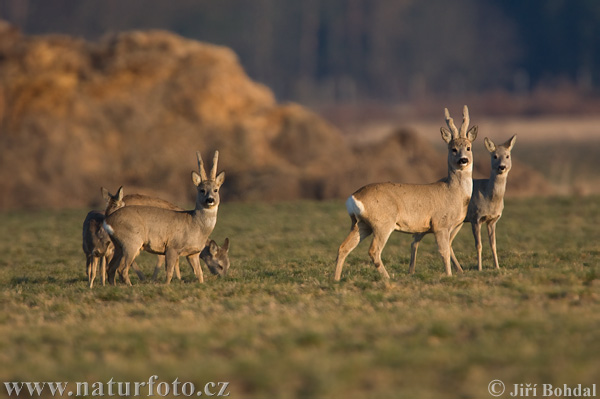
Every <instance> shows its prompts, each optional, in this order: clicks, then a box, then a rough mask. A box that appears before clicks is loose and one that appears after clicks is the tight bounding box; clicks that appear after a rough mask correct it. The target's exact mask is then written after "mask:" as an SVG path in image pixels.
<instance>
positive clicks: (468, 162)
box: [334, 106, 477, 281]
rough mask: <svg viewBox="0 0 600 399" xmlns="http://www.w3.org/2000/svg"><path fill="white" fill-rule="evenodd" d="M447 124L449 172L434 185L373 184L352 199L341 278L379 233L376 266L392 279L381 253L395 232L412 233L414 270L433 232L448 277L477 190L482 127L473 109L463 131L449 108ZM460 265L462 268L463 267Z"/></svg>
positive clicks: (342, 247) (340, 258) (374, 246)
mask: <svg viewBox="0 0 600 399" xmlns="http://www.w3.org/2000/svg"><path fill="white" fill-rule="evenodd" d="M446 123H447V124H448V127H449V128H450V130H448V129H446V128H444V127H442V128H441V134H442V138H443V139H444V141H445V142H446V143H447V144H448V176H447V177H446V178H445V179H442V180H440V181H438V182H435V183H431V184H423V185H416V184H397V183H376V184H369V185H367V186H364V187H363V188H361V189H359V190H358V191H356V192H355V193H354V194H352V196H350V198H348V200H347V201H346V207H347V209H348V213H349V214H350V218H351V220H352V227H351V231H350V234H348V236H347V237H346V239H345V240H344V242H343V243H342V244H341V245H340V247H339V249H338V256H337V260H336V269H335V276H334V278H335V280H336V281H338V280H340V278H341V273H342V268H343V265H344V261H345V259H346V257H347V256H348V254H349V253H350V252H351V251H352V250H353V249H354V248H355V247H356V246H357V245H358V244H359V243H360V242H361V241H362V240H363V239H365V238H366V237H367V236H369V235H370V234H373V241H372V243H371V247H370V248H369V256H370V257H371V259H372V261H373V263H374V265H375V267H376V268H377V270H378V271H379V272H380V273H381V274H382V276H383V277H384V278H386V279H388V278H389V274H388V272H387V271H386V270H385V267H384V265H383V262H382V260H381V252H382V251H383V248H384V246H385V244H386V243H387V240H388V238H389V236H390V235H391V233H392V232H393V231H394V230H397V231H401V232H404V233H409V234H412V235H413V237H414V241H413V243H412V246H411V260H410V267H409V272H410V273H414V271H415V262H416V255H417V248H418V245H419V242H420V241H421V239H422V238H423V237H424V236H425V235H426V234H428V233H433V234H434V235H435V238H436V242H437V244H438V249H439V252H440V255H441V256H442V259H443V262H444V267H445V271H446V274H447V275H452V270H451V268H450V259H451V244H452V240H453V239H454V236H455V235H456V233H457V232H458V230H459V229H460V227H461V226H462V221H463V220H464V218H465V216H466V214H467V204H468V202H469V199H470V197H471V192H472V184H473V181H472V171H473V153H472V151H471V150H472V148H471V143H472V142H473V141H474V140H475V138H476V137H477V126H474V127H472V128H471V129H470V130H468V131H467V127H468V125H469V114H468V109H467V107H466V106H465V107H464V110H463V124H462V126H461V128H460V131H459V130H458V129H457V128H456V126H455V125H454V121H453V120H452V118H450V115H449V113H448V110H447V109H446ZM456 266H457V269H458V270H459V271H462V269H461V267H460V265H459V264H458V263H457V264H456Z"/></svg>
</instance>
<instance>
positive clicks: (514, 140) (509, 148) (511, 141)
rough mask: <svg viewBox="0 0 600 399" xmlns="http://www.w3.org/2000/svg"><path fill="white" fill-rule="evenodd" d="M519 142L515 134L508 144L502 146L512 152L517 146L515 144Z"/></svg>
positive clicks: (507, 141)
mask: <svg viewBox="0 0 600 399" xmlns="http://www.w3.org/2000/svg"><path fill="white" fill-rule="evenodd" d="M516 141H517V135H516V134H515V135H514V136H512V137H511V138H510V139H508V140H506V143H504V144H502V145H503V146H504V147H506V148H507V149H508V151H511V150H512V148H513V146H514V145H515V142H516Z"/></svg>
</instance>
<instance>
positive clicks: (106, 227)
mask: <svg viewBox="0 0 600 399" xmlns="http://www.w3.org/2000/svg"><path fill="white" fill-rule="evenodd" d="M102 227H104V230H106V232H107V233H108V235H111V236H112V235H113V234H115V231H114V230H113V228H112V227H111V226H110V224H108V223H106V220H104V221H103V222H102Z"/></svg>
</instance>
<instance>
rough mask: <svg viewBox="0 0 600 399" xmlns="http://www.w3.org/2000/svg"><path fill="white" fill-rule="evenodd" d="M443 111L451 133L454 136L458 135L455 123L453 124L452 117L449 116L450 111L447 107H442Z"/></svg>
mask: <svg viewBox="0 0 600 399" xmlns="http://www.w3.org/2000/svg"><path fill="white" fill-rule="evenodd" d="M444 113H445V114H446V124H447V125H448V127H449V128H450V130H451V131H452V135H453V136H455V137H458V129H457V128H456V125H455V124H454V119H452V118H451V117H450V112H448V108H444Z"/></svg>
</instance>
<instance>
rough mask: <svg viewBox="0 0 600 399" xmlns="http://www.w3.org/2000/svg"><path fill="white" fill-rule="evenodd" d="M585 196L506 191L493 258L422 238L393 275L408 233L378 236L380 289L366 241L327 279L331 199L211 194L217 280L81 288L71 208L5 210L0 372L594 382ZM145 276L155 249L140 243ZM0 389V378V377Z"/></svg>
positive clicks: (73, 376)
mask: <svg viewBox="0 0 600 399" xmlns="http://www.w3.org/2000/svg"><path fill="white" fill-rule="evenodd" d="M597 203H598V198H592V197H590V198H584V199H581V198H580V199H574V198H563V199H543V200H538V199H527V200H510V201H509V202H508V203H507V207H506V210H505V214H504V216H503V218H502V219H501V221H500V222H499V227H498V246H499V256H500V262H501V265H502V269H501V270H500V271H495V270H492V269H490V265H491V259H490V256H489V250H488V248H487V246H484V268H485V270H484V271H483V272H481V273H479V272H477V271H474V270H472V268H473V267H474V266H475V264H476V260H475V252H474V248H473V242H472V237H471V236H470V233H469V228H468V226H467V228H465V229H463V231H462V232H461V233H460V235H459V236H458V238H457V240H456V244H455V250H456V253H457V256H458V257H459V258H460V259H461V261H462V263H463V266H466V267H467V268H471V269H470V270H468V271H467V272H466V273H464V274H463V275H461V276H455V277H452V278H447V277H444V276H443V275H442V272H443V270H442V269H443V268H442V265H441V261H440V260H439V258H438V255H437V254H436V250H435V245H434V243H433V239H431V237H428V238H426V239H425V240H424V241H423V243H422V246H421V248H420V252H419V259H418V262H417V274H415V275H412V276H409V275H407V274H406V271H407V268H408V261H409V257H410V256H409V255H410V254H409V252H410V250H409V243H410V237H409V236H405V235H399V234H396V235H394V236H392V239H391V240H390V242H389V244H388V246H387V248H386V249H385V251H384V254H383V255H384V261H385V262H386V264H387V268H388V271H390V272H391V274H392V284H391V285H390V286H385V285H384V284H383V283H382V282H380V281H379V277H378V274H377V272H376V271H375V270H373V268H372V267H371V266H370V264H369V262H368V256H367V254H366V252H367V249H366V244H364V243H363V244H361V245H360V246H359V247H358V248H357V250H356V251H355V252H353V253H352V254H351V255H350V256H349V258H348V261H347V265H346V268H345V269H344V272H343V279H342V282H341V283H333V282H331V275H332V273H333V264H334V259H335V253H336V249H337V246H338V245H339V243H340V242H341V241H342V240H343V238H344V236H345V234H346V233H347V229H348V227H349V220H348V217H347V215H346V214H345V210H344V207H343V204H342V203H341V202H337V201H336V202H321V203H319V202H291V203H278V204H224V205H223V206H222V208H221V210H220V213H219V223H218V225H217V229H216V230H215V234H214V237H215V238H217V239H218V241H222V240H223V239H224V238H225V236H229V237H230V238H231V241H232V246H231V258H232V268H231V273H230V276H228V277H227V278H225V279H220V280H219V279H215V278H209V279H208V281H207V282H206V283H205V284H204V285H199V284H198V283H195V282H194V279H193V278H192V276H191V271H189V270H188V269H187V268H184V269H183V270H182V272H183V274H184V276H185V281H184V282H183V283H179V282H175V283H174V284H172V285H170V286H164V285H163V284H162V283H160V284H155V283H152V282H145V283H140V282H138V281H137V280H135V276H132V277H133V278H134V280H133V282H134V286H133V287H125V286H123V285H120V286H117V287H101V286H99V287H95V288H94V289H93V290H89V289H88V288H86V279H85V275H84V257H83V253H82V251H81V248H80V245H81V244H80V225H81V223H82V221H83V218H84V216H85V213H86V212H85V211H83V210H82V211H63V212H34V213H20V212H19V213H3V214H0V224H1V225H2V226H3V229H2V231H1V232H0V234H1V237H0V238H1V239H0V250H1V251H2V253H3V254H4V256H3V257H2V258H1V259H0V302H1V303H2V310H1V311H0V337H1V338H0V376H2V380H3V381H69V382H71V383H74V382H77V381H89V382H94V381H104V382H107V381H108V380H109V379H110V378H111V377H112V378H114V380H115V381H147V380H148V378H149V377H150V376H152V375H154V374H156V375H158V376H159V378H160V380H161V381H173V380H174V379H175V378H176V377H178V378H179V380H180V381H193V382H195V383H196V384H197V386H200V385H201V384H203V383H205V382H207V381H230V382H231V384H230V391H231V397H235V398H265V397H278V398H367V397H369V398H371V397H411V398H439V397H442V396H445V397H448V396H450V397H462V398H476V397H486V396H487V385H488V383H489V382H490V381H491V380H493V379H496V378H500V379H503V380H504V381H505V382H506V383H507V384H513V383H514V384H518V383H555V384H564V383H566V384H577V383H581V384H591V383H596V382H597V381H596V380H597V373H596V371H597V370H598V369H599V367H600V362H599V360H598V357H597V354H598V353H599V352H600V346H599V345H600V343H599V341H598V339H597V338H598V337H597V333H596V332H597V331H598V330H599V329H600V285H599V280H598V275H599V274H600V273H599V272H600V271H599V269H598V264H599V263H600V262H599V260H600V244H599V242H600V240H599V238H600V227H599V226H600V210H599V209H598V207H597ZM140 263H141V266H142V268H143V269H144V270H146V272H147V274H150V272H151V270H152V268H153V264H154V258H153V257H152V256H149V255H148V256H146V255H144V256H142V257H141V259H140ZM2 389H3V386H0V390H2ZM3 392H4V391H3Z"/></svg>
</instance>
